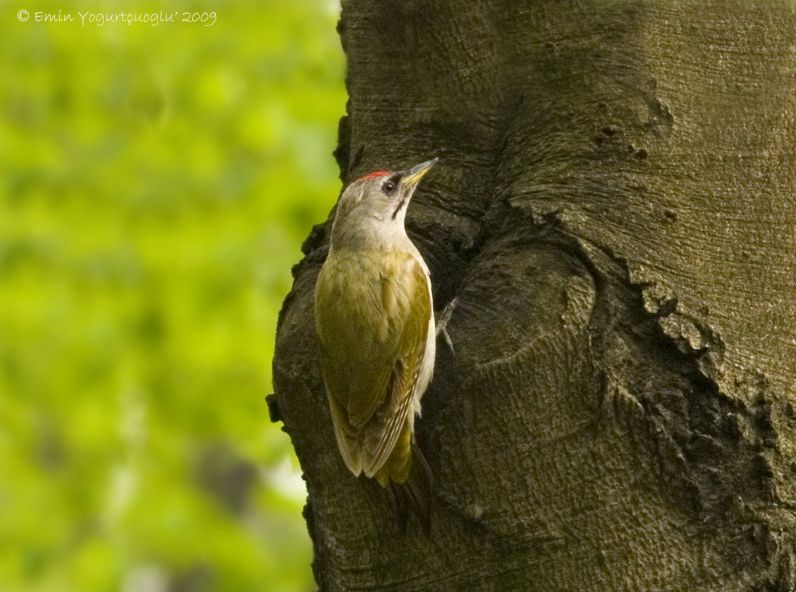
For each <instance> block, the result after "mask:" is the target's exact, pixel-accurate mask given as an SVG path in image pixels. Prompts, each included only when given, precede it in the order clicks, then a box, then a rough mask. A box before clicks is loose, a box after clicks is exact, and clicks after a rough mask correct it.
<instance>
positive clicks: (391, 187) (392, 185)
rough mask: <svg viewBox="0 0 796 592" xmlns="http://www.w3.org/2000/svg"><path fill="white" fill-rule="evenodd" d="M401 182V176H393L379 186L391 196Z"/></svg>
mask: <svg viewBox="0 0 796 592" xmlns="http://www.w3.org/2000/svg"><path fill="white" fill-rule="evenodd" d="M400 180H401V175H393V176H392V177H390V178H389V179H387V180H386V181H385V182H384V183H382V185H381V190H382V191H383V192H384V193H386V194H387V195H390V194H392V193H393V192H394V191H395V190H396V189H397V188H398V183H399V182H400Z"/></svg>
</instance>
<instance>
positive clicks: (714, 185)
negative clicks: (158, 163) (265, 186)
mask: <svg viewBox="0 0 796 592" xmlns="http://www.w3.org/2000/svg"><path fill="white" fill-rule="evenodd" d="M340 31H341V35H342V39H343V46H344V48H345V50H346V53H347V56H348V64H349V73H348V90H349V93H350V103H349V106H348V115H347V116H346V117H344V118H343V120H342V121H341V125H340V146H339V149H338V152H337V157H338V161H339V163H340V166H341V170H342V171H343V177H344V180H346V181H350V180H352V179H353V178H355V177H357V176H359V175H361V174H363V173H365V172H367V171H369V170H372V169H376V168H385V167H392V168H399V167H405V166H407V165H410V164H415V163H417V162H420V161H421V160H425V159H428V158H431V157H434V156H439V157H440V159H441V161H440V163H439V165H438V166H437V167H436V168H435V169H434V171H433V172H432V173H431V174H430V175H429V177H428V178H427V180H425V181H424V182H423V184H422V185H421V187H420V189H419V191H418V195H417V196H416V198H415V200H414V201H413V202H412V205H411V206H410V209H409V215H408V223H407V225H408V229H409V234H410V236H411V237H412V238H413V240H414V241H415V243H416V244H417V245H418V248H419V249H420V251H421V252H422V253H423V256H424V257H425V259H426V261H427V262H428V264H429V267H430V268H431V272H432V282H433V286H434V298H435V303H436V306H437V307H438V309H439V308H441V307H442V306H444V304H445V303H446V302H447V301H449V300H450V299H451V298H452V297H453V296H457V297H458V306H457V308H456V309H455V311H454V313H453V317H452V320H451V323H450V325H449V332H450V334H451V337H452V339H453V342H454V345H455V353H452V352H451V351H450V350H448V349H447V348H446V347H445V346H444V345H443V344H442V343H440V344H439V347H438V350H439V354H438V357H437V365H436V372H435V378H434V381H433V383H432V385H431V387H430V388H429V390H428V392H427V393H426V395H425V398H424V400H423V403H424V405H423V409H424V411H423V416H422V419H421V420H420V421H419V422H418V424H417V426H418V440H419V443H420V445H421V447H422V449H423V450H424V451H425V455H426V457H427V459H428V461H429V464H430V465H431V468H432V470H433V472H434V475H435V478H436V481H435V492H434V493H435V498H436V508H435V510H436V512H435V515H434V521H433V525H432V531H431V533H430V535H429V536H426V535H424V534H423V532H422V530H421V529H420V528H410V529H409V532H408V533H406V534H402V533H401V532H400V531H399V529H398V528H397V525H396V521H395V517H394V512H393V508H392V506H391V504H390V501H389V497H388V496H387V494H386V493H385V492H384V491H383V490H382V489H381V488H380V487H379V486H378V485H377V484H376V483H374V482H372V481H368V480H365V479H364V478H363V479H355V478H353V477H352V476H351V474H350V473H349V472H348V471H347V470H346V469H345V467H344V465H343V462H342V460H341V459H340V456H339V454H338V452H337V449H336V445H335V441H334V436H333V432H332V425H331V420H330V417H329V411H328V406H327V403H326V398H325V394H324V390H323V385H322V381H321V376H320V371H319V367H318V359H317V349H316V343H315V339H316V337H315V331H314V325H313V288H314V284H315V278H316V276H317V274H318V271H319V269H320V266H321V264H322V263H323V260H324V257H325V254H326V246H327V241H328V235H329V229H330V225H329V223H328V222H327V224H325V225H323V226H319V227H317V228H316V229H315V230H314V231H313V233H312V235H311V236H310V238H309V239H308V240H307V242H306V244H305V249H304V253H305V255H306V257H305V258H304V260H303V262H302V263H301V264H300V265H298V266H297V268H296V269H295V283H294V286H293V291H292V292H291V294H290V295H289V296H288V297H287V299H286V301H285V305H284V309H283V311H282V315H281V319H280V327H279V331H278V338H277V355H276V358H275V361H274V377H275V384H276V390H277V398H276V402H277V403H278V407H279V412H280V414H281V417H282V419H283V420H284V423H285V429H286V430H287V432H288V433H289V434H290V436H291V438H292V440H293V443H294V445H295V448H296V452H297V454H298V457H299V459H300V461H301V465H302V468H303V470H304V474H305V476H306V480H307V488H308V491H309V501H308V503H307V507H306V512H305V515H306V519H307V524H308V527H309V531H310V535H311V536H312V540H313V543H314V548H315V561H314V565H313V568H314V572H315V577H316V579H317V582H318V586H319V588H320V589H321V590H323V591H342V590H392V591H399V590H400V591H410V590H411V591H424V592H428V591H437V590H440V591H443V590H468V591H486V590H490V591H493V590H494V591H513V590H522V591H525V590H530V591H537V590H538V591H572V590H589V591H615V590H632V591H639V590H656V591H658V590H687V591H695V590H715V591H722V592H727V591H735V590H738V591H741V590H743V591H746V590H780V591H786V590H794V588H796V562H795V561H794V554H795V552H796V542H795V541H796V538H795V537H796V514H795V513H794V509H795V508H796V479H795V477H796V411H795V410H794V405H796V156H795V155H796V13H795V12H794V5H793V4H791V3H789V2H788V1H787V0H782V1H779V2H777V1H774V0H771V1H759V2H750V1H749V0H725V1H719V0H709V1H701V2H697V1H678V2H675V1H674V0H667V1H663V0H662V1H660V2H651V1H650V2H643V1H637V2H630V1H622V0H605V1H602V2H597V1H594V0H592V1H587V0H547V1H543V0H538V1H521V0H519V1H518V0H502V1H495V0H489V1H487V0H468V1H467V2H462V1H457V0H436V1H435V2H421V1H419V0H412V1H406V0H404V1H402V2H397V1H396V2H382V1H375V0H370V1H362V2H343V14H342V19H341V23H340Z"/></svg>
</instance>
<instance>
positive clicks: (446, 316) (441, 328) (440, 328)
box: [437, 298, 458, 353]
mask: <svg viewBox="0 0 796 592" xmlns="http://www.w3.org/2000/svg"><path fill="white" fill-rule="evenodd" d="M457 301H458V298H454V299H453V300H451V301H450V302H448V304H446V305H445V308H444V309H443V310H442V314H441V315H440V317H439V320H438V321H437V337H439V336H440V335H442V337H443V338H444V339H445V343H446V344H447V345H448V347H449V348H450V350H451V353H455V351H454V349H453V340H452V339H451V336H450V334H449V333H448V323H449V322H450V320H451V316H452V315H453V309H454V308H456V302H457Z"/></svg>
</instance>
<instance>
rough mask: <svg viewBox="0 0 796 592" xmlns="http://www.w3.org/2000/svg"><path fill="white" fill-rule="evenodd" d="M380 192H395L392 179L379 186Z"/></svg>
mask: <svg viewBox="0 0 796 592" xmlns="http://www.w3.org/2000/svg"><path fill="white" fill-rule="evenodd" d="M381 190H382V191H383V192H384V193H392V192H393V191H395V181H393V180H392V179H390V180H388V181H385V182H384V184H383V185H382V186H381Z"/></svg>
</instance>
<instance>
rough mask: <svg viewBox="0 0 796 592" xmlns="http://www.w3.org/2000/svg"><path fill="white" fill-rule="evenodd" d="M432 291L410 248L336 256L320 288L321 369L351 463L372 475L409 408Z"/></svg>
mask: <svg viewBox="0 0 796 592" xmlns="http://www.w3.org/2000/svg"><path fill="white" fill-rule="evenodd" d="M430 316H431V297H430V294H429V291H428V282H427V280H426V276H425V273H424V272H423V268H422V267H421V266H420V264H419V263H418V261H417V260H416V259H414V257H412V256H411V255H409V254H392V253H391V254H388V255H384V254H365V253H361V252H360V253H355V254H353V253H352V254H348V255H339V254H338V255H336V256H334V257H330V259H328V260H327V262H326V264H325V265H324V268H323V269H322V270H321V275H320V276H319V278H318V284H317V286H316V291H315V320H316V329H317V332H318V337H319V343H320V350H321V369H322V372H323V377H324V383H325V385H326V392H327V395H328V398H329V404H330V409H331V412H332V420H333V423H334V428H335V435H336V437H337V443H338V446H339V448H340V452H341V454H342V456H343V459H344V460H345V463H346V465H347V466H348V468H349V469H350V470H351V471H352V472H353V473H354V474H355V475H358V474H360V473H361V472H364V473H365V474H366V475H368V476H373V474H374V473H376V471H378V470H379V468H381V467H382V465H383V464H384V463H385V462H386V460H387V458H388V457H389V456H390V453H391V452H392V450H393V447H394V446H395V443H396V440H397V439H398V436H399V435H400V433H401V430H402V428H403V426H404V424H405V422H406V420H407V416H408V415H409V414H410V413H411V412H412V411H411V410H412V399H413V391H414V387H415V384H416V382H417V376H418V371H419V369H420V365H421V362H422V359H423V355H424V353H425V345H426V338H427V335H428V324H429V319H430Z"/></svg>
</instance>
